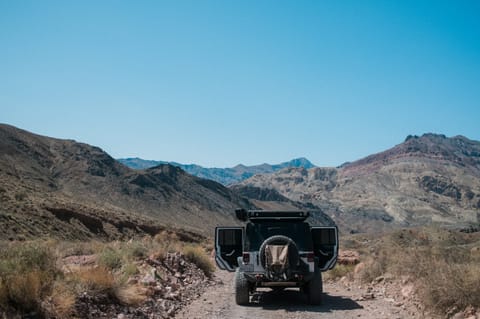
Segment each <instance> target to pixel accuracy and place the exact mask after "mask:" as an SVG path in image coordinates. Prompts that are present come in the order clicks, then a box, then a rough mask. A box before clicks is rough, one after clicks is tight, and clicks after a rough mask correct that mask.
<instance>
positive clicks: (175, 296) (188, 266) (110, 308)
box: [64, 253, 216, 319]
mask: <svg viewBox="0 0 480 319" xmlns="http://www.w3.org/2000/svg"><path fill="white" fill-rule="evenodd" d="M85 267H87V268H88V267H96V266H95V262H94V256H93V255H91V256H75V257H74V258H71V257H70V258H69V259H66V265H65V266H64V269H65V271H67V272H68V271H80V269H82V268H85ZM138 269H139V273H138V274H136V275H134V276H131V277H130V278H129V279H128V281H127V283H126V285H125V287H123V288H122V289H118V290H117V291H116V293H113V292H112V291H111V290H107V291H100V292H92V291H89V292H87V291H85V292H83V293H82V294H80V295H79V296H78V297H77V298H76V301H75V305H74V313H72V316H74V317H78V318H85V319H90V318H91V319H94V318H95V319H97V318H118V319H130V318H131V319H133V318H135V319H137V318H138V319H140V318H141V319H143V318H145V319H146V318H149V319H162V318H170V317H172V316H174V315H175V314H176V313H177V312H178V311H179V310H180V309H183V308H184V307H185V306H186V305H187V304H189V303H191V302H192V300H194V299H195V298H198V297H199V296H200V295H201V294H202V293H203V292H204V290H206V289H209V290H214V289H215V285H216V283H215V281H214V280H213V279H211V278H208V277H207V276H206V275H205V273H204V272H203V271H202V270H200V269H199V268H198V267H197V266H196V265H195V264H193V263H191V262H190V261H188V260H187V259H186V258H185V256H184V255H183V254H181V253H168V254H167V255H166V256H165V257H164V258H157V257H155V256H150V257H149V258H147V259H145V260H144V261H143V262H141V263H140V264H139V265H138ZM135 298H139V301H138V304H134V302H132V301H133V300H134V299H135Z"/></svg>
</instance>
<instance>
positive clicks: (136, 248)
mask: <svg viewBox="0 0 480 319" xmlns="http://www.w3.org/2000/svg"><path fill="white" fill-rule="evenodd" d="M148 244H149V243H148V241H146V240H145V241H144V242H140V241H132V242H131V243H127V245H126V246H125V247H124V248H123V251H124V255H125V257H126V258H127V259H128V260H132V259H139V258H144V257H146V256H147V254H148V248H147V245H148Z"/></svg>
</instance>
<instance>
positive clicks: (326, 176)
mask: <svg viewBox="0 0 480 319" xmlns="http://www.w3.org/2000/svg"><path fill="white" fill-rule="evenodd" d="M238 185H242V186H250V187H257V188H260V189H273V190H275V191H277V192H278V193H279V194H281V195H282V196H284V197H286V198H288V199H290V200H294V201H302V202H312V203H313V204H314V205H317V206H319V207H321V208H323V209H324V210H330V211H331V212H332V216H333V217H334V219H335V218H336V221H337V222H338V223H340V224H342V225H345V227H347V228H350V230H351V231H353V232H355V231H365V230H368V229H369V228H372V229H375V230H382V229H386V228H390V227H393V226H396V227H403V226H416V225H425V224H431V223H443V224H450V225H467V224H471V223H473V224H478V223H480V142H478V141H474V140H469V139H468V138H466V137H464V136H454V137H446V136H445V135H442V134H433V133H426V134H424V135H422V136H420V137H419V136H408V137H407V138H406V139H405V141H404V142H403V143H401V144H398V145H396V146H394V147H392V148H390V149H388V150H386V151H383V152H379V153H376V154H372V155H369V156H366V157H364V158H361V159H359V160H357V161H354V162H351V163H345V164H343V165H341V166H339V167H337V168H325V167H316V168H311V169H303V168H285V169H282V170H280V171H277V172H275V173H272V174H270V175H256V176H253V177H251V178H249V179H247V180H245V181H243V182H240V183H238V184H237V185H234V186H235V187H238ZM253 197H254V196H253Z"/></svg>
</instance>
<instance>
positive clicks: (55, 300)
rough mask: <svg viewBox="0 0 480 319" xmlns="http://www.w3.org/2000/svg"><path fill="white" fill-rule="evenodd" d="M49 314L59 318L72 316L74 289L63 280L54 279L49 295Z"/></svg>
mask: <svg viewBox="0 0 480 319" xmlns="http://www.w3.org/2000/svg"><path fill="white" fill-rule="evenodd" d="M50 300H51V303H52V309H50V312H51V316H52V317H55V318H59V319H63V318H72V312H73V311H74V306H75V291H74V289H73V288H72V287H71V286H69V285H68V282H65V281H56V282H55V284H54V286H53V289H52V294H51V295H50Z"/></svg>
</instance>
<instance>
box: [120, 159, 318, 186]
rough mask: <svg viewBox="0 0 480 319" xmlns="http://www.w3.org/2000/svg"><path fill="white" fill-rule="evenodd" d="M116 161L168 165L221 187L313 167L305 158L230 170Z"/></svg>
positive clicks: (145, 163) (133, 163)
mask: <svg viewBox="0 0 480 319" xmlns="http://www.w3.org/2000/svg"><path fill="white" fill-rule="evenodd" d="M118 161H119V162H120V163H122V164H124V165H126V166H128V167H130V168H133V169H146V168H150V167H153V166H157V165H160V164H170V165H173V166H177V167H180V168H181V169H183V170H184V171H186V172H187V173H189V174H192V175H195V176H197V177H201V178H206V179H211V180H214V181H216V182H219V183H221V184H223V185H230V184H232V183H237V182H241V181H243V180H245V179H247V178H249V177H252V176H253V175H255V174H268V173H273V172H276V171H279V170H281V169H283V168H286V167H303V168H306V169H309V168H312V167H315V166H314V165H313V164H312V163H311V162H310V161H309V160H307V159H306V158H296V159H293V160H291V161H289V162H284V163H281V164H275V165H270V164H261V165H254V166H245V165H241V164H240V165H237V166H235V167H231V168H215V167H214V168H206V167H203V166H200V165H195V164H180V163H176V162H162V161H152V160H144V159H141V158H138V157H137V158H121V159H118Z"/></svg>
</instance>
